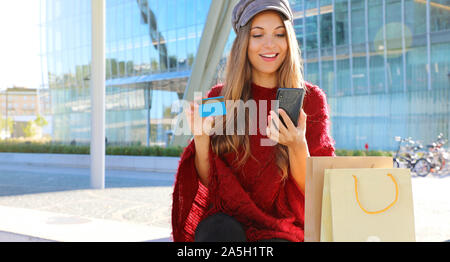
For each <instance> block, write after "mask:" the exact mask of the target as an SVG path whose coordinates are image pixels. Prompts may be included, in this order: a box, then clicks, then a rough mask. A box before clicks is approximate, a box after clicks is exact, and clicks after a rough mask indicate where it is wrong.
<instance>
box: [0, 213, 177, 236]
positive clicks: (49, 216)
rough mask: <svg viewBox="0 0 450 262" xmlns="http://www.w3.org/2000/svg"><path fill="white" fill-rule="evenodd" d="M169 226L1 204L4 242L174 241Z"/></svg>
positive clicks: (0, 229)
mask: <svg viewBox="0 0 450 262" xmlns="http://www.w3.org/2000/svg"><path fill="white" fill-rule="evenodd" d="M170 233H171V230H170V229H169V228H161V227H151V226H146V225H140V224H132V223H126V222H119V221H112V220H103V219H93V218H86V217H80V216H73V215H65V214H60V213H53V212H46V211H40V210H34V209H24V208H16V207H6V206H0V242H54V241H56V242H171V241H172V240H171V237H170Z"/></svg>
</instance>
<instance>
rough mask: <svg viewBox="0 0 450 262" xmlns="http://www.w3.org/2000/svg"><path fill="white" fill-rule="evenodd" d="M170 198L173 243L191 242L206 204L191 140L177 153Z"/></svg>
mask: <svg viewBox="0 0 450 262" xmlns="http://www.w3.org/2000/svg"><path fill="white" fill-rule="evenodd" d="M221 88H222V86H221V85H217V86H214V87H213V88H212V89H211V90H210V91H209V92H208V93H207V95H206V96H207V97H214V96H218V95H219V94H220V92H221ZM172 197H173V200H172V235H173V240H174V241H175V242H179V241H193V240H194V232H195V228H196V227H197V225H198V223H199V222H200V220H201V217H202V216H203V214H205V212H206V211H207V207H208V201H209V200H208V189H207V188H206V187H205V186H203V184H201V182H200V180H199V179H198V173H197V169H196V167H195V143H194V140H191V141H190V142H189V144H188V146H186V147H185V149H184V151H183V153H182V154H181V157H180V161H179V165H178V169H177V173H176V175H175V185H174V191H173V195H172Z"/></svg>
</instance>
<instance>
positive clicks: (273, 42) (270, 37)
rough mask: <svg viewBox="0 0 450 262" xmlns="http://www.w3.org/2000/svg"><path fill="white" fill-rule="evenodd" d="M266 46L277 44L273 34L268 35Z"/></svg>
mask: <svg viewBox="0 0 450 262" xmlns="http://www.w3.org/2000/svg"><path fill="white" fill-rule="evenodd" d="M264 46H266V47H274V46H275V39H274V37H273V36H268V37H266V39H265V41H264Z"/></svg>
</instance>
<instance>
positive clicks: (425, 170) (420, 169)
mask: <svg viewBox="0 0 450 262" xmlns="http://www.w3.org/2000/svg"><path fill="white" fill-rule="evenodd" d="M430 169H431V165H430V162H428V161H427V160H426V159H425V158H420V159H418V160H417V161H416V163H414V166H413V168H412V170H411V171H412V172H413V173H416V175H418V176H421V177H425V176H427V175H428V174H429V173H430Z"/></svg>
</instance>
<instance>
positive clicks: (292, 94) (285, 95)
mask: <svg viewBox="0 0 450 262" xmlns="http://www.w3.org/2000/svg"><path fill="white" fill-rule="evenodd" d="M304 97H305V89H303V88H278V90H277V100H278V107H279V108H281V109H283V110H284V111H286V113H287V114H288V116H289V118H290V119H291V121H292V123H293V124H294V126H297V124H298V117H299V115H300V110H301V108H302V105H303V98H304ZM275 113H276V114H277V115H278V117H279V118H280V120H281V122H282V123H283V125H284V126H286V123H284V121H283V117H281V116H280V115H279V114H278V112H275ZM286 127H287V126H286Z"/></svg>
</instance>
